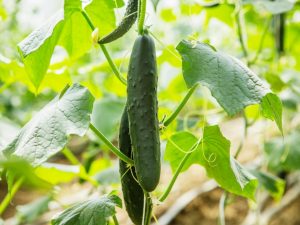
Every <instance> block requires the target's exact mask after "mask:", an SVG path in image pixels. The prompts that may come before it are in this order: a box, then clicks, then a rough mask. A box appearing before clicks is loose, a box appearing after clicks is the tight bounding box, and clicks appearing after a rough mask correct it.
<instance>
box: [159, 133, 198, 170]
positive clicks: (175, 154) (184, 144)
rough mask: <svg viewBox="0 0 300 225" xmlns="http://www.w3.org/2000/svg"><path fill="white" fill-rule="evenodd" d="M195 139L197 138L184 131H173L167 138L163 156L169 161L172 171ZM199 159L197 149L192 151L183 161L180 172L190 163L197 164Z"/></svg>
mask: <svg viewBox="0 0 300 225" xmlns="http://www.w3.org/2000/svg"><path fill="white" fill-rule="evenodd" d="M197 141H198V139H197V138H196V137H195V136H194V135H193V134H192V133H189V132H186V131H182V132H178V133H175V134H174V135H172V136H171V137H170V138H169V139H168V142H167V146H166V151H165V155H164V158H165V160H166V161H168V162H170V165H171V168H172V171H173V172H175V171H176V169H177V167H178V166H179V164H180V162H181V160H182V159H183V157H184V156H185V155H186V153H188V152H189V151H190V149H191V147H192V146H193V145H194V144H195V143H196V142H197ZM200 161H201V154H199V151H194V152H193V153H192V154H191V156H190V157H189V158H188V160H187V161H186V162H185V164H184V166H183V168H182V170H181V172H184V171H186V170H187V169H188V168H189V167H190V166H191V165H192V164H197V163H199V162H200Z"/></svg>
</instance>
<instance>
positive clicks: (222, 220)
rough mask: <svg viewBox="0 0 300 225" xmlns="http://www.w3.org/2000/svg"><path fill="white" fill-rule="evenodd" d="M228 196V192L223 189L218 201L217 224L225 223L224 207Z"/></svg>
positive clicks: (222, 224)
mask: <svg viewBox="0 0 300 225" xmlns="http://www.w3.org/2000/svg"><path fill="white" fill-rule="evenodd" d="M227 198H228V192H227V191H225V192H224V193H223V194H222V196H221V199H220V203H219V218H218V225H225V224H226V220H225V207H226V202H227Z"/></svg>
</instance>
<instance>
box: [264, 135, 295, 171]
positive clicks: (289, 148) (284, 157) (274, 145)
mask: <svg viewBox="0 0 300 225" xmlns="http://www.w3.org/2000/svg"><path fill="white" fill-rule="evenodd" d="M299 146H300V131H299V130H294V131H293V132H292V133H290V134H288V135H287V136H285V137H284V139H283V138H282V137H276V138H273V139H271V140H270V141H268V142H266V143H265V145H264V150H265V153H266V156H267V159H268V167H269V168H270V169H271V170H273V171H274V172H280V171H294V170H299V169H300V148H299Z"/></svg>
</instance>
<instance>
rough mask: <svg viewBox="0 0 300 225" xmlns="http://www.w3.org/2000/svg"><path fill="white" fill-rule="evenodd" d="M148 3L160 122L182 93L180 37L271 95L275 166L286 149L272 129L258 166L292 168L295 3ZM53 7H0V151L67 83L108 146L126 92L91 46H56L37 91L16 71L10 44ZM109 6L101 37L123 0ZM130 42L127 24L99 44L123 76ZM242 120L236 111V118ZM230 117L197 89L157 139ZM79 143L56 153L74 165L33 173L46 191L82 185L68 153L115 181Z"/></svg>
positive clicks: (251, 112) (110, 168) (298, 65)
mask: <svg viewBox="0 0 300 225" xmlns="http://www.w3.org/2000/svg"><path fill="white" fill-rule="evenodd" d="M106 1H109V0H106ZM113 2H115V1H113ZM125 3H126V2H125ZM152 3H153V4H150V1H149V4H148V9H147V16H146V25H147V26H149V27H150V32H151V33H152V34H153V36H154V37H155V40H156V48H157V60H158V69H159V70H158V71H159V73H158V74H159V89H158V95H159V119H160V120H162V119H163V118H164V116H165V115H169V114H170V113H171V112H172V110H174V108H175V107H176V106H177V105H178V104H179V102H180V101H181V99H182V98H183V97H184V95H185V94H186V92H187V87H186V85H185V82H184V79H183V76H182V71H181V59H180V56H179V54H178V52H177V51H176V50H175V47H176V46H177V44H178V43H179V42H180V41H181V40H182V39H186V38H189V39H192V40H195V41H201V42H205V43H209V44H211V45H212V46H214V47H215V48H216V49H218V50H220V51H223V52H226V53H228V54H230V55H233V56H235V57H237V58H239V59H241V60H242V61H243V62H244V63H245V64H247V65H248V66H249V67H250V68H251V69H252V70H253V71H255V72H256V74H258V76H260V77H261V78H262V79H263V80H265V81H266V82H267V83H268V84H269V86H270V88H271V90H272V91H273V92H274V93H277V94H278V95H279V96H280V98H281V99H282V102H283V106H284V113H283V115H284V118H283V119H284V121H283V124H284V133H285V136H286V138H285V141H286V143H287V145H288V146H289V149H290V151H289V152H288V153H286V154H287V156H286V157H285V159H284V160H277V161H276V160H274V157H275V159H276V158H278V157H277V156H276V155H274V149H275V148H276V149H277V148H278V151H276V154H279V155H280V156H282V152H284V151H285V146H282V144H280V143H282V142H281V141H280V140H281V139H280V138H281V137H280V134H279V132H278V133H277V132H274V133H275V138H273V137H272V138H269V139H268V140H265V142H266V143H265V154H266V159H267V160H268V161H269V162H271V163H270V165H269V168H270V169H271V170H274V172H278V170H279V169H278V168H281V169H280V171H281V170H284V171H292V170H299V169H300V163H299V162H298V161H295V160H296V159H295V158H294V157H292V156H291V154H293V156H295V155H300V151H299V148H298V147H296V146H298V143H299V139H298V138H299V133H300V131H299V124H300V121H299V117H297V115H298V114H299V103H300V39H299V36H300V1H296V0H294V1H292V0H291V1H288V0H275V1H269V0H241V1H238V0H236V1H234V0H227V1H225V0H220V1H214V0H213V1H203V0H172V1H168V0H160V1H158V0H152ZM62 4H63V1H60V0H52V1H45V0H44V1H34V0H0V43H1V45H0V146H4V145H5V144H6V143H8V142H9V141H10V140H11V139H12V138H13V137H14V135H15V134H16V133H17V131H18V129H19V128H20V127H21V126H23V125H24V124H26V122H28V121H29V120H30V118H31V117H32V116H33V115H34V114H35V113H36V112H37V111H39V109H41V108H42V107H43V106H44V105H45V104H46V103H47V102H49V101H50V100H51V99H52V98H53V97H54V96H55V95H56V94H57V93H58V92H60V91H61V90H62V89H63V88H64V87H65V86H66V85H67V84H69V83H75V82H79V83H81V84H82V85H84V86H86V87H87V88H88V89H89V90H90V91H91V93H92V94H93V95H94V97H95V98H96V101H95V104H94V109H93V114H92V121H93V124H94V125H95V126H96V127H97V128H98V129H99V130H101V131H102V132H103V133H104V134H105V135H106V137H108V138H109V139H110V140H111V141H113V142H115V141H116V138H117V135H118V132H117V130H118V126H119V121H120V117H121V113H122V110H123V107H124V104H125V100H126V87H125V86H124V85H123V84H122V83H121V82H120V81H119V80H118V79H117V78H116V77H115V76H114V74H113V72H112V70H111V68H110V66H109V64H108V63H107V61H106V59H105V57H104V55H103V53H102V52H101V50H100V49H99V48H98V47H97V46H94V45H89V46H87V47H86V48H87V49H88V51H84V52H82V54H80V55H76V56H72V57H69V55H68V52H67V51H66V50H65V49H64V48H62V47H60V46H57V47H56V48H55V53H54V55H53V56H52V58H51V63H50V67H49V69H48V71H47V74H46V76H45V78H44V79H43V81H42V83H41V86H40V88H39V89H38V91H37V90H36V89H35V87H34V85H33V84H32V82H31V80H30V78H29V77H28V74H27V73H26V71H25V69H24V66H23V64H22V61H21V58H20V55H19V53H18V50H17V44H18V43H19V42H20V41H22V40H23V39H24V38H25V37H26V36H27V35H28V34H29V33H31V32H32V31H33V30H34V29H36V28H37V27H39V26H41V25H42V24H43V23H44V22H45V21H46V20H47V19H48V18H50V17H51V16H52V15H53V14H54V13H55V12H56V11H57V10H58V9H59V8H61V7H62ZM118 4H119V5H118V7H116V6H113V7H111V8H108V9H103V11H102V12H99V14H101V15H102V16H103V17H109V18H112V20H103V21H97V22H96V24H97V25H98V24H99V30H100V35H104V34H105V33H108V32H109V31H111V30H112V29H113V28H114V27H115V25H116V24H117V23H118V21H120V20H121V18H122V15H123V12H124V8H125V7H122V6H123V5H124V4H123V2H122V1H118ZM107 21H110V23H108V22H107ZM136 35H137V32H136V27H134V28H133V29H131V31H130V32H129V33H128V34H126V36H124V37H123V38H121V39H119V40H117V41H115V42H113V43H111V44H107V45H106V46H107V48H108V50H109V52H110V54H111V56H112V58H113V60H114V62H115V63H116V65H117V67H118V68H119V70H120V71H121V73H122V75H124V76H125V77H126V71H127V67H128V61H129V56H130V53H131V48H132V45H133V42H134V39H135V37H136ZM67 38H68V37H67ZM69 38H70V37H69ZM64 41H66V42H68V41H70V40H69V39H67V40H64ZM41 60H43V59H41ZM245 115H246V117H247V118H248V119H249V120H259V119H261V117H260V112H259V108H258V107H256V106H249V107H247V108H246V110H245ZM241 116H242V114H239V115H238V116H237V117H241ZM204 117H205V119H204ZM230 119H231V118H229V117H228V116H227V115H226V113H225V112H224V111H223V110H222V109H221V107H220V106H219V105H218V103H217V102H216V101H215V100H214V99H213V98H212V97H211V95H210V92H209V91H208V89H206V88H205V87H202V86H201V88H199V89H198V90H197V91H196V93H195V94H194V96H193V97H192V99H191V100H190V101H189V103H188V104H187V106H186V107H185V108H184V110H183V111H182V112H181V114H180V116H179V117H178V119H177V121H176V122H175V123H173V124H172V125H171V126H170V128H168V130H166V131H165V133H164V134H163V136H162V137H163V139H166V138H168V137H169V136H170V135H171V134H172V133H173V132H174V131H180V130H189V131H195V130H197V129H199V127H202V124H203V123H208V124H215V123H219V122H222V121H226V120H230ZM88 136H89V137H90V138H87V137H84V138H76V137H73V138H72V141H71V142H70V143H69V145H68V147H66V149H65V150H64V151H63V154H64V155H65V157H66V158H67V159H68V160H69V161H70V162H72V163H73V164H74V167H67V168H60V167H58V166H55V165H54V166H53V165H52V166H51V165H50V166H49V165H48V166H49V167H47V166H45V167H44V168H40V169H39V171H38V172H36V173H37V176H38V177H43V176H45V174H48V175H47V176H48V177H49V179H50V180H51V177H52V178H53V179H54V178H57V177H61V179H62V180H61V181H55V180H51V182H53V183H55V184H56V183H59V182H67V181H70V180H72V179H73V178H74V177H80V178H81V179H86V174H84V172H82V169H81V168H80V167H78V164H77V161H76V160H77V159H74V158H72V155H70V154H68V148H70V149H72V151H74V152H75V154H76V155H78V156H80V157H79V159H80V160H81V161H82V165H83V166H84V167H85V169H86V171H88V173H89V175H91V176H94V177H95V180H96V181H97V180H98V181H100V183H101V182H103V183H104V184H105V185H114V184H117V183H118V176H117V175H118V174H117V170H116V169H115V165H114V164H112V163H111V161H109V160H107V158H109V152H108V151H106V150H107V147H105V146H104V145H102V143H101V142H99V141H98V140H97V139H96V138H94V137H93V136H92V135H90V134H89V135H88ZM271 136H274V135H271ZM276 136H278V137H276ZM262 144H263V143H262ZM99 148H101V149H102V150H104V151H102V152H101V155H104V156H107V157H104V158H99V151H97V149H99ZM95 159H97V160H95ZM56 160H57V159H55V158H54V159H53V161H56ZM75 165H77V166H75ZM278 165H280V167H278ZM58 171H61V172H60V173H59V172H58ZM62 171H63V172H62ZM99 171H100V172H101V173H100V174H99ZM61 173H64V174H61ZM59 174H60V175H59ZM66 174H68V176H67V175H66ZM37 179H38V178H37ZM103 183H102V184H103ZM105 185H104V186H105ZM49 199H51V196H50V197H49V196H48V197H47V198H45V199H42V200H43V201H45V202H47V201H49ZM38 203H40V202H38ZM22 211H24V208H23V209H22V210H21V211H20V212H22Z"/></svg>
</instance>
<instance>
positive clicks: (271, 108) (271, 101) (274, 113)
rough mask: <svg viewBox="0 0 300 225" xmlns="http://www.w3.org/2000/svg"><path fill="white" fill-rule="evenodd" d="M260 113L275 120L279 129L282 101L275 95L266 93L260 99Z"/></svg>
mask: <svg viewBox="0 0 300 225" xmlns="http://www.w3.org/2000/svg"><path fill="white" fill-rule="evenodd" d="M261 108H262V114H263V116H264V117H266V118H268V119H271V120H275V122H276V124H277V126H278V128H279V130H280V131H281V133H283V130H282V103H281V101H280V99H279V98H278V96H277V95H275V94H273V93H268V94H267V95H265V96H264V97H263V98H262V101H261Z"/></svg>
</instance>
